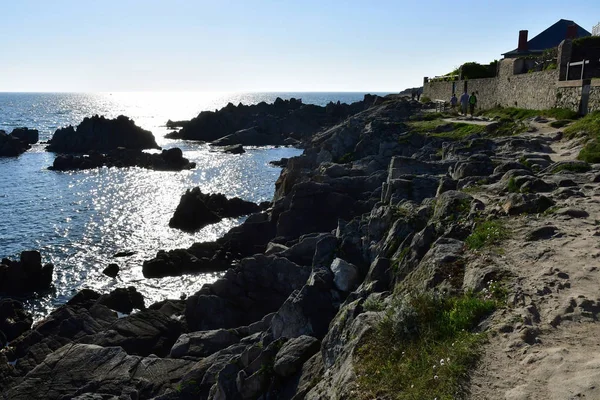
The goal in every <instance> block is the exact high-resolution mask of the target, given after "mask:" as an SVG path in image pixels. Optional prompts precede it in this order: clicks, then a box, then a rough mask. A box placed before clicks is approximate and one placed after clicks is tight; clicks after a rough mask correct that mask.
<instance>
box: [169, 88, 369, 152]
mask: <svg viewBox="0 0 600 400" xmlns="http://www.w3.org/2000/svg"><path fill="white" fill-rule="evenodd" d="M373 101H374V100H373V99H372V98H371V97H370V96H365V99H364V100H363V101H360V102H357V103H353V104H351V105H348V104H339V103H338V104H334V103H330V104H328V105H327V106H325V107H320V106H316V105H311V104H303V103H302V100H300V99H294V98H292V99H290V100H282V99H280V98H277V99H276V100H275V102H274V103H273V104H267V103H265V102H261V103H259V104H255V105H249V106H247V105H243V104H241V103H240V104H239V105H237V106H235V105H233V104H231V103H229V104H228V105H227V106H225V107H223V108H222V109H220V110H216V111H214V112H213V111H203V112H201V113H200V114H199V115H198V116H197V117H196V118H193V119H192V120H190V121H178V122H173V121H169V122H167V126H168V127H170V128H176V127H182V128H181V130H179V131H178V132H172V133H170V134H168V135H167V137H171V138H177V139H187V140H201V141H205V142H212V144H213V145H215V146H231V145H237V144H239V145H243V146H266V145H283V144H286V139H288V138H292V139H302V138H308V137H310V135H312V134H314V133H316V132H317V131H319V130H320V129H322V128H324V127H327V126H331V125H334V124H335V123H338V122H340V121H341V120H343V119H344V118H346V117H348V116H349V115H352V114H355V113H357V112H359V111H362V110H364V109H365V108H367V107H368V106H370V105H371V104H372V103H373Z"/></svg>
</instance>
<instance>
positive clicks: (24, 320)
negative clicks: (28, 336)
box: [0, 299, 33, 347]
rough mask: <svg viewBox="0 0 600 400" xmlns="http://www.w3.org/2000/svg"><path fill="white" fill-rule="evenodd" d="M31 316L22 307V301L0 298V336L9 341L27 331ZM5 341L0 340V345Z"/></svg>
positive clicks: (31, 321) (29, 326) (31, 319)
mask: <svg viewBox="0 0 600 400" xmlns="http://www.w3.org/2000/svg"><path fill="white" fill-rule="evenodd" d="M32 323H33V318H32V317H31V315H30V314H29V313H27V312H26V311H25V309H24V308H23V303H21V302H20V301H17V300H13V299H0V336H2V335H3V336H4V339H5V340H8V341H9V342H10V341H12V340H14V339H16V338H17V337H18V336H19V335H21V334H22V333H23V332H26V331H28V330H29V329H30V328H31V324H32ZM5 344H6V343H2V340H0V347H3V346H4V345H5Z"/></svg>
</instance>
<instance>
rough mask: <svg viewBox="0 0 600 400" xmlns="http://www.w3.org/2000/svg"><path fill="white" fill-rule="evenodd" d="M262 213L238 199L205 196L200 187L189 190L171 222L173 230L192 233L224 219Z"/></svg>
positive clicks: (255, 207) (257, 207) (220, 195)
mask: <svg viewBox="0 0 600 400" xmlns="http://www.w3.org/2000/svg"><path fill="white" fill-rule="evenodd" d="M258 211H260V208H259V206H258V205H256V204H254V203H252V202H249V201H244V200H242V199H240V198H238V197H234V198H232V199H227V198H226V197H225V195H223V194H220V193H217V194H204V193H202V191H201V190H200V188H199V187H195V188H193V189H192V190H188V191H186V192H185V194H183V196H181V200H180V202H179V205H178V206H177V209H176V210H175V213H174V214H173V217H172V218H171V220H170V221H169V226H170V227H171V228H178V229H181V230H184V231H188V232H192V231H196V230H198V229H202V228H204V227H205V226H206V225H210V224H214V223H216V222H219V221H220V220H221V219H222V218H237V217H241V216H242V215H248V214H252V213H254V212H258Z"/></svg>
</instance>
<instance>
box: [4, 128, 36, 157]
mask: <svg viewBox="0 0 600 400" xmlns="http://www.w3.org/2000/svg"><path fill="white" fill-rule="evenodd" d="M30 148H31V146H30V145H29V144H28V143H27V141H26V140H22V139H20V138H18V137H16V136H13V135H12V134H11V135H7V134H6V132H4V131H2V130H0V157H17V156H18V155H20V154H22V153H24V152H26V151H27V150H29V149H30Z"/></svg>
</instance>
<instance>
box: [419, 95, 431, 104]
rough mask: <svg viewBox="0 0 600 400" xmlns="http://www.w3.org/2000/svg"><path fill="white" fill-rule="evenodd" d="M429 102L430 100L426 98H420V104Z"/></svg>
mask: <svg viewBox="0 0 600 400" xmlns="http://www.w3.org/2000/svg"><path fill="white" fill-rule="evenodd" d="M429 102H431V98H429V97H428V96H421V103H429Z"/></svg>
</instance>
